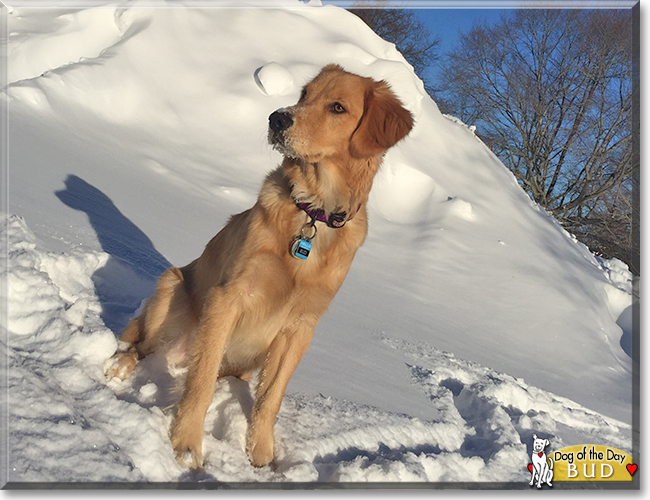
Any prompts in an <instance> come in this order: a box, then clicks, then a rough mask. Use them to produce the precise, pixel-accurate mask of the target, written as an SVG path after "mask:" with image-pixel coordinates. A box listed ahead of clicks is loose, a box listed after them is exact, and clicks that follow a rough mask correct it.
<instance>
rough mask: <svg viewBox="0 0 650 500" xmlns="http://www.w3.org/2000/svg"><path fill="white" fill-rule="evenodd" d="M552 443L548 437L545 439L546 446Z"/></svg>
mask: <svg viewBox="0 0 650 500" xmlns="http://www.w3.org/2000/svg"><path fill="white" fill-rule="evenodd" d="M550 444H551V442H550V441H549V440H548V439H545V440H544V447H547V446H549V445H550Z"/></svg>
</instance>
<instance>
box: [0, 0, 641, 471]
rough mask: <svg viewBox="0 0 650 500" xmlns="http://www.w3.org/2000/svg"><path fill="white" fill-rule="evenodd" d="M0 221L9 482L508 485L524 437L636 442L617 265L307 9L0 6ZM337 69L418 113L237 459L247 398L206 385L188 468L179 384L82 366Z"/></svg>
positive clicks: (341, 28) (344, 30) (363, 32)
mask: <svg viewBox="0 0 650 500" xmlns="http://www.w3.org/2000/svg"><path fill="white" fill-rule="evenodd" d="M7 17H8V32H9V38H8V68H9V85H8V86H7V88H6V90H5V92H4V95H3V99H5V101H6V103H7V106H8V110H9V136H8V155H9V158H8V167H9V168H8V172H9V204H8V207H9V213H8V214H7V217H6V222H5V225H4V227H3V231H2V236H3V238H2V239H3V245H5V248H3V251H5V252H6V254H7V256H8V257H7V260H6V262H3V269H2V279H3V283H4V284H5V286H4V291H3V293H4V294H5V295H6V296H5V297H3V299H4V301H5V302H6V308H7V309H6V311H7V314H6V319H3V325H2V328H3V330H4V331H5V332H6V341H3V349H4V350H5V351H6V353H7V363H8V372H7V373H8V380H7V384H8V401H9V408H8V411H9V417H8V427H9V443H8V445H9V462H8V464H9V470H8V474H9V476H8V480H9V481H12V482H14V483H18V482H53V481H62V482H78V481H85V482H87V481H116V482H121V481H128V482H138V481H146V482H176V481H190V482H193V481H206V482H212V481H223V482H235V483H237V482H338V481H340V482H345V481H354V482H376V481H379V482H396V483H401V482H415V481H427V482H457V481H461V482H468V481H469V482H473V481H478V482H480V481H491V482H495V481H496V482H522V483H523V481H528V479H529V473H528V471H527V469H526V465H527V464H528V462H529V457H528V455H529V453H530V449H531V445H532V434H534V433H536V434H538V435H543V436H544V437H548V438H549V440H550V441H551V444H552V446H553V448H555V449H559V448H561V447H562V446H568V445H574V444H583V443H590V444H591V443H593V444H606V445H611V446H614V447H616V448H619V449H621V450H624V451H627V452H630V451H631V450H632V428H631V421H632V382H631V380H632V378H631V377H632V374H631V371H632V370H631V355H632V341H631V336H632V322H631V315H632V314H631V304H632V276H631V274H630V272H629V271H628V269H627V267H626V266H625V265H624V264H622V263H621V262H620V261H616V260H604V259H601V258H599V257H596V256H594V255H593V254H592V253H591V252H589V250H588V249H587V248H586V247H585V246H584V245H582V244H580V243H579V242H577V241H576V239H575V238H574V237H572V236H571V235H569V234H568V233H566V231H564V230H563V229H562V227H561V226H560V225H559V224H558V223H557V222H556V221H555V220H554V219H553V218H552V217H551V216H550V215H548V214H547V213H545V212H544V211H543V210H542V209H541V208H539V207H538V206H537V205H535V204H534V203H533V202H531V201H530V199H529V198H528V197H527V196H526V194H525V193H524V192H523V191H522V190H521V188H520V187H519V186H518V185H517V182H516V180H515V178H514V176H512V174H511V173H510V172H508V170H507V169H506V168H505V167H504V166H503V165H502V164H501V163H500V162H499V160H498V159H497V158H496V157H495V156H494V155H493V154H492V153H491V151H490V150H489V149H488V148H487V147H486V146H485V145H484V144H483V143H481V141H480V140H479V139H478V138H477V137H476V136H475V135H474V130H472V128H471V127H467V126H466V125H465V124H463V123H462V122H460V121H459V120H457V119H455V118H453V117H451V116H445V115H442V114H441V113H440V112H439V110H438V108H437V106H436V104H435V103H434V102H433V101H431V99H430V98H428V97H427V96H426V94H425V92H424V89H423V85H422V82H421V81H420V80H419V79H418V78H417V77H416V76H415V75H414V73H413V70H412V68H411V67H410V66H409V65H408V64H407V63H406V62H405V60H404V59H403V57H402V56H401V55H400V54H399V53H398V52H397V51H396V49H395V47H394V46H393V45H392V44H390V43H387V42H384V41H383V40H381V39H380V38H378V37H377V36H375V35H374V34H373V33H372V31H371V30H369V29H368V28H367V27H365V25H364V24H363V23H362V22H361V21H360V20H359V19H357V18H356V17H354V16H353V15H351V14H349V13H347V12H345V11H344V10H342V9H340V8H337V7H334V6H321V5H320V4H319V3H318V2H310V4H308V5H305V4H303V3H300V2H298V1H286V2H281V3H277V4H275V7H274V8H272V9H260V8H242V9H235V8H228V9H217V8H212V9H211V8H206V9H191V8H182V7H178V8H151V3H147V4H145V5H143V6H138V3H137V2H131V3H129V4H128V7H126V8H117V7H115V6H114V5H105V6H103V7H101V8H79V9H53V8H41V9H36V8H28V7H27V6H26V5H19V6H17V7H15V8H13V9H12V10H10V11H9V13H8V16H7ZM331 62H336V63H339V64H341V65H342V66H344V67H345V68H346V69H348V70H349V71H352V72H356V73H358V74H361V75H363V76H369V77H373V78H375V79H386V80H387V81H389V82H390V83H391V85H392V87H393V89H394V90H395V92H396V93H397V94H398V95H399V96H400V98H401V99H402V101H403V102H404V104H405V106H406V107H408V108H409V110H410V111H411V112H412V113H413V114H414V116H415V117H416V119H417V124H416V126H415V128H414V130H413V131H412V133H411V135H410V136H409V137H408V138H407V139H406V140H404V141H403V142H402V143H400V145H399V146H398V147H396V148H394V149H393V150H391V151H390V152H389V153H388V155H387V156H386V158H385V161H384V165H383V166H382V169H381V171H380V173H379V174H378V176H377V178H376V180H375V184H374V187H373V191H372V193H371V199H370V203H369V212H370V232H369V236H368V239H367V241H366V243H365V244H364V246H363V247H362V248H361V249H360V251H359V252H358V254H357V257H356V259H355V262H354V264H353V266H352V270H351V271H350V274H349V276H348V278H347V280H346V282H345V283H344V285H343V287H342V288H341V290H340V292H339V294H338V295H337V297H336V298H335V300H334V302H333V303H332V305H331V307H330V310H329V312H328V313H327V314H326V315H325V316H324V318H323V319H322V320H321V323H320V324H319V326H318V327H317V329H316V334H315V338H314V341H313V343H312V346H311V348H310V350H309V351H308V353H307V355H306V356H305V358H304V360H303V361H302V363H301V365H300V366H299V368H298V370H297V371H296V373H295V375H294V377H293V378H292V380H291V382H290V384H289V388H288V391H287V394H286V396H285V399H284V401H283V404H282V408H281V410H280V413H279V415H278V419H277V424H276V449H275V452H276V460H275V462H274V463H273V464H272V465H271V466H267V467H263V468H261V469H255V468H253V467H251V466H250V464H249V463H248V460H247V458H246V454H245V451H244V436H245V429H246V425H247V424H246V418H247V417H246V415H247V414H248V413H249V412H250V409H251V406H252V399H251V389H252V387H253V385H254V383H255V380H253V381H251V382H250V384H249V383H246V382H242V381H240V380H234V379H224V380H220V381H219V382H218V384H217V388H216V391H215V396H214V399H213V401H212V405H211V407H210V409H209V411H208V416H207V419H206V422H205V438H204V457H205V469H204V470H203V471H202V472H200V473H196V474H195V473H191V472H189V471H187V470H185V469H182V468H181V467H180V466H179V465H178V464H177V463H176V461H175V459H174V454H173V451H172V448H171V444H170V442H169V438H168V429H169V425H170V421H171V418H172V415H173V405H174V403H175V401H176V398H177V397H178V380H177V379H180V380H182V376H183V374H182V373H180V374H179V373H175V372H174V371H173V370H172V371H171V372H170V371H169V370H168V369H167V366H166V363H165V360H164V359H161V358H160V357H157V356H155V355H154V356H150V357H148V358H146V359H145V360H143V361H142V362H141V363H140V365H139V366H138V368H137V369H136V371H135V372H134V374H133V375H132V376H131V377H129V378H128V379H127V380H125V381H123V382H118V381H116V380H113V381H106V380H105V378H104V375H103V366H104V363H105V361H106V359H108V358H109V357H110V356H111V355H112V354H113V353H114V352H115V350H116V349H117V347H118V342H117V340H116V336H117V335H118V334H119V332H120V330H121V328H123V327H124V326H125V325H126V322H127V320H128V318H129V317H131V316H132V315H133V314H134V312H135V311H136V310H137V309H138V307H140V305H141V303H142V300H143V299H145V298H146V297H147V296H148V295H149V294H150V293H151V292H152V290H153V287H154V285H155V280H156V278H157V276H158V275H159V274H160V273H161V272H162V271H163V270H164V269H165V268H167V267H169V266H170V265H184V264H186V263H187V262H189V261H191V260H193V259H194V258H196V257H197V256H198V255H199V254H200V252H201V251H202V249H203V247H204V245H205V244H206V243H207V242H208V240H209V239H210V238H211V237H212V236H213V235H214V234H216V232H217V231H218V230H219V229H220V228H221V227H222V226H223V224H224V223H225V221H226V220H227V219H228V217H229V216H230V215H231V214H233V213H237V212H240V211H242V210H245V209H247V208H249V207H250V206H251V205H252V204H253V203H254V201H255V199H256V195H257V191H258V189H259V186H260V185H261V182H262V180H263V179H264V176H265V175H266V173H267V172H268V171H270V170H271V169H272V168H274V166H275V165H277V164H278V163H279V161H280V156H279V154H278V153H277V152H275V151H273V150H272V149H271V148H270V147H269V146H268V145H267V144H266V127H267V117H268V115H269V114H270V113H271V112H272V111H274V110H275V109H278V108H280V107H283V106H287V105H291V104H293V103H294V102H295V101H296V100H297V98H298V96H299V93H300V89H301V87H302V85H303V84H304V83H305V82H307V81H308V80H309V79H310V78H312V77H313V76H314V75H315V74H316V73H317V72H318V70H319V68H320V67H322V66H323V65H325V64H327V63H331Z"/></svg>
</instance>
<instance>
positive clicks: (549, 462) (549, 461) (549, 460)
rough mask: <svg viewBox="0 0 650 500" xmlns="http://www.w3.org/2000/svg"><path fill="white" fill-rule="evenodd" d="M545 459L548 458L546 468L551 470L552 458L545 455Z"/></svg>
mask: <svg viewBox="0 0 650 500" xmlns="http://www.w3.org/2000/svg"><path fill="white" fill-rule="evenodd" d="M546 460H548V470H550V471H552V470H553V459H552V458H551V457H547V458H546Z"/></svg>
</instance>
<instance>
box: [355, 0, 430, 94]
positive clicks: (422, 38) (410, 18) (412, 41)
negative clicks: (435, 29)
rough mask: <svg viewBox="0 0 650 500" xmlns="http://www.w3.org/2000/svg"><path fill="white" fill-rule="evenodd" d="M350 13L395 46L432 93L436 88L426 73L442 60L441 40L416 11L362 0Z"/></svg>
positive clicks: (379, 1)
mask: <svg viewBox="0 0 650 500" xmlns="http://www.w3.org/2000/svg"><path fill="white" fill-rule="evenodd" d="M349 10H350V12H352V13H354V14H355V15H357V16H358V17H360V18H361V19H362V20H363V21H364V22H365V23H366V24H367V25H368V26H370V27H371V28H372V30H373V31H374V32H375V33H377V34H378V35H379V36H380V37H381V38H383V39H384V40H386V41H388V42H391V43H394V44H395V46H396V47H397V50H399V51H400V53H401V54H402V55H403V56H404V58H405V59H406V60H407V61H408V62H409V63H410V64H411V66H413V69H414V70H415V73H416V74H417V75H418V76H419V77H420V78H421V79H422V81H423V82H424V85H425V88H426V89H427V91H428V92H429V93H430V94H431V93H432V91H433V87H432V85H431V82H430V81H429V78H428V77H427V74H426V70H427V69H428V68H429V67H430V66H431V64H432V63H433V62H434V61H436V60H437V59H438V45H439V44H440V38H439V37H433V35H432V34H431V33H430V32H429V30H428V29H427V27H426V26H425V25H424V24H422V22H420V21H419V20H418V18H417V17H416V16H415V14H414V13H413V11H412V10H409V9H402V8H399V7H398V6H397V5H394V4H391V3H390V2H389V1H388V0H359V1H357V2H354V3H353V4H352V5H351V7H350V9H349Z"/></svg>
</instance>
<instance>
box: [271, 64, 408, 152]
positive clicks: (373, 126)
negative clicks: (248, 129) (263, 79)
mask: <svg viewBox="0 0 650 500" xmlns="http://www.w3.org/2000/svg"><path fill="white" fill-rule="evenodd" d="M412 127H413V117H412V116H411V113H410V112H409V111H407V110H406V109H405V108H404V107H403V106H402V104H401V102H400V101H399V99H398V98H397V97H396V96H395V94H394V93H393V92H392V91H391V89H390V87H389V86H388V84H387V83H386V82H384V81H381V82H377V81H375V80H372V79H370V78H364V77H361V76H357V75H353V74H351V73H348V72H347V71H344V70H343V69H342V68H341V67H340V66H337V65H329V66H325V67H324V68H323V69H322V70H321V72H320V74H319V75H318V76H317V77H316V78H314V80H312V81H311V82H310V83H308V84H307V85H305V87H304V88H303V90H302V94H301V96H300V100H299V101H298V103H297V104H296V105H295V106H291V107H290V108H282V109H279V110H277V111H275V112H274V113H272V114H271V116H269V142H270V143H271V144H272V145H273V146H274V147H275V148H276V149H277V150H278V151H280V152H281V153H282V154H284V155H286V156H289V157H292V158H297V159H300V160H302V161H305V162H307V163H316V162H319V161H322V160H324V159H327V158H332V159H334V158H336V159H339V160H343V161H345V160H346V158H345V157H346V156H347V157H348V159H350V158H354V159H362V158H370V157H372V156H376V155H380V154H383V153H384V152H385V151H386V150H387V149H388V148H390V147H391V146H393V145H394V144H396V143H397V142H398V141H400V140H401V139H402V138H404V137H405V136H406V135H407V134H408V133H409V132H410V130H411V128H412Z"/></svg>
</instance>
